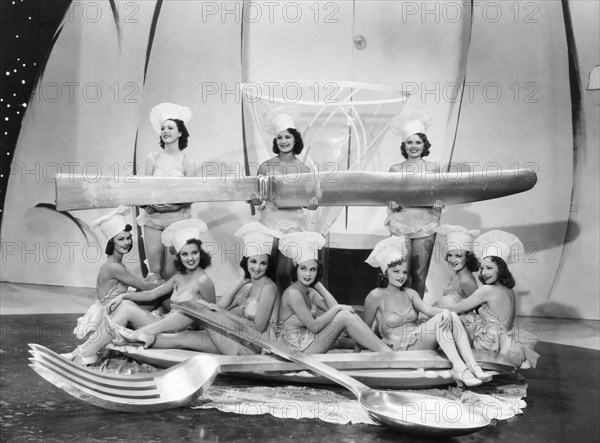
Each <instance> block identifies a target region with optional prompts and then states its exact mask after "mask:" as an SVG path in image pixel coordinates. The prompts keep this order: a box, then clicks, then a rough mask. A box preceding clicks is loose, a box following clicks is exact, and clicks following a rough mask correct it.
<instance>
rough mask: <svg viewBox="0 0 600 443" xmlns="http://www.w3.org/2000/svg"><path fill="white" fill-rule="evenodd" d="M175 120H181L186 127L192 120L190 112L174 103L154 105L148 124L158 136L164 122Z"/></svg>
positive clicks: (188, 109)
mask: <svg viewBox="0 0 600 443" xmlns="http://www.w3.org/2000/svg"><path fill="white" fill-rule="evenodd" d="M174 118H177V119H179V120H183V122H184V123H185V124H186V125H187V124H188V122H189V121H190V120H191V119H192V110H191V109H190V108H188V107H186V106H181V105H176V104H174V103H161V104H160V105H156V106H155V107H154V108H152V111H150V122H151V123H152V127H153V128H154V131H155V132H156V133H157V134H159V135H160V127H161V125H162V124H163V123H164V121H165V120H171V119H174Z"/></svg>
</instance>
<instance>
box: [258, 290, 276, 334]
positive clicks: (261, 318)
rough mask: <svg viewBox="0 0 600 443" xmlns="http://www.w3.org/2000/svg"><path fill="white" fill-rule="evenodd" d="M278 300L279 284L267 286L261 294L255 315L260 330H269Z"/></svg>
mask: <svg viewBox="0 0 600 443" xmlns="http://www.w3.org/2000/svg"><path fill="white" fill-rule="evenodd" d="M276 301H277V286H276V285H275V284H273V285H267V286H265V287H264V288H263V290H262V292H261V294H260V298H259V300H258V306H257V307H256V317H254V325H255V326H256V329H258V330H259V331H260V332H265V331H266V330H267V328H268V326H269V322H270V321H271V315H272V313H273V308H274V307H275V302H276Z"/></svg>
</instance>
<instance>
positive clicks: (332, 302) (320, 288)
mask: <svg viewBox="0 0 600 443" xmlns="http://www.w3.org/2000/svg"><path fill="white" fill-rule="evenodd" d="M315 291H317V292H318V293H319V294H320V295H321V297H323V301H324V302H325V304H326V305H327V308H326V309H324V310H327V309H330V308H332V307H334V306H337V305H339V303H338V302H337V300H336V299H335V297H334V296H333V295H332V294H331V292H329V291H328V290H327V288H326V287H325V285H323V283H321V282H317V284H316V285H315Z"/></svg>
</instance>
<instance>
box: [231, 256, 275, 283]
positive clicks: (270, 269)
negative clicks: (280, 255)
mask: <svg viewBox="0 0 600 443" xmlns="http://www.w3.org/2000/svg"><path fill="white" fill-rule="evenodd" d="M267 257H268V259H267V260H268V262H267V272H266V273H265V275H266V276H267V277H269V278H270V279H271V280H273V281H275V270H276V267H277V261H276V260H275V259H273V257H272V256H271V254H267ZM240 268H242V269H243V270H244V278H247V279H249V278H250V271H248V257H242V260H241V261H240Z"/></svg>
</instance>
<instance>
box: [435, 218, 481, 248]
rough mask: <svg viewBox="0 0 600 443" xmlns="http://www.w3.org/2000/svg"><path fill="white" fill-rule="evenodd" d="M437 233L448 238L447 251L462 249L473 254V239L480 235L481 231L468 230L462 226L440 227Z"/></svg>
mask: <svg viewBox="0 0 600 443" xmlns="http://www.w3.org/2000/svg"><path fill="white" fill-rule="evenodd" d="M437 233H438V234H440V235H444V236H445V237H446V251H452V250H454V249H462V250H463V251H469V252H473V238H475V237H476V236H478V235H479V234H480V231H479V229H471V230H469V229H467V228H465V227H463V226H460V225H440V226H439V227H438V228H437Z"/></svg>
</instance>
